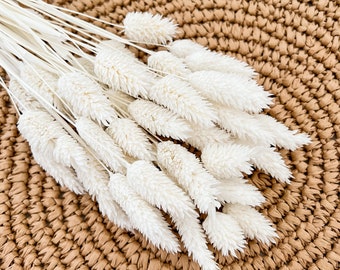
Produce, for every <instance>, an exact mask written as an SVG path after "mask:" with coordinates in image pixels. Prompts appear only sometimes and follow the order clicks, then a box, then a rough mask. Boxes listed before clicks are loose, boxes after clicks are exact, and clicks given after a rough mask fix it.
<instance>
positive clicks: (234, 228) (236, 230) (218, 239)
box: [203, 212, 246, 257]
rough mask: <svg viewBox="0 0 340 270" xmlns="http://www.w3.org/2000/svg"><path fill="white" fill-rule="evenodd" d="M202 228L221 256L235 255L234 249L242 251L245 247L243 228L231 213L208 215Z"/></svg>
mask: <svg viewBox="0 0 340 270" xmlns="http://www.w3.org/2000/svg"><path fill="white" fill-rule="evenodd" d="M203 228H204V230H205V232H206V234H207V235H208V238H209V240H210V242H211V243H212V244H213V246H214V247H215V248H216V249H218V250H220V251H221V252H222V255H223V256H227V255H229V254H231V255H232V256H234V257H236V251H237V250H238V251H242V250H243V249H244V247H245V244H246V240H245V237H244V233H243V230H242V229H241V227H240V225H239V224H238V223H237V221H236V220H235V219H234V218H233V217H232V216H231V215H227V214H224V213H220V212H216V213H214V214H212V215H208V216H207V218H206V219H205V221H204V222H203Z"/></svg>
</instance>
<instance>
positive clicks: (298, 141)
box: [254, 114, 311, 151]
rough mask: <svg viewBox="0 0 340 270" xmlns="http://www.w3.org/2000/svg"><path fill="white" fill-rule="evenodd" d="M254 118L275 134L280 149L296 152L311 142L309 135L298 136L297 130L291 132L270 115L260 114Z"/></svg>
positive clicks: (301, 134)
mask: <svg viewBox="0 0 340 270" xmlns="http://www.w3.org/2000/svg"><path fill="white" fill-rule="evenodd" d="M254 118H255V119H256V120H258V121H259V122H260V123H261V124H262V125H263V126H264V129H265V130H267V131H268V132H270V133H271V134H273V137H274V141H275V144H276V145H277V146H279V147H282V148H285V149H288V150H291V151H294V150H296V149H297V148H299V147H301V146H303V145H306V144H309V143H310V142H311V139H310V138H309V136H308V135H307V134H304V133H300V134H298V133H297V131H296V130H289V129H288V128H287V127H286V126H285V125H284V124H282V123H280V122H278V121H277V120H276V119H275V118H273V117H270V116H269V115H263V114H259V115H255V116H254Z"/></svg>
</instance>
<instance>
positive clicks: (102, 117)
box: [58, 72, 117, 125]
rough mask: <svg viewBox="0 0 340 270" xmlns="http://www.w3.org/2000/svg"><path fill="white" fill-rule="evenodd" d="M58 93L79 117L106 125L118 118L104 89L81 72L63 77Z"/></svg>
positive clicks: (60, 79)
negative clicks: (88, 118)
mask: <svg viewBox="0 0 340 270" xmlns="http://www.w3.org/2000/svg"><path fill="white" fill-rule="evenodd" d="M58 93H59V94H60V96H61V97H62V98H63V99H65V101H66V102H67V103H68V104H69V105H70V106H71V108H72V110H73V111H74V113H75V114H76V115H77V116H84V117H90V118H91V119H93V120H94V121H97V122H99V123H102V124H104V125H108V124H109V123H110V122H111V121H112V120H113V119H115V118H117V114H116V112H115V110H114V109H113V108H112V107H111V104H110V101H109V100H108V98H107V97H105V95H104V94H103V90H102V87H101V86H100V85H99V84H98V83H97V82H95V81H94V80H92V79H90V78H89V77H87V76H86V75H84V74H82V73H80V72H70V73H65V74H64V75H62V76H61V77H60V78H59V80H58Z"/></svg>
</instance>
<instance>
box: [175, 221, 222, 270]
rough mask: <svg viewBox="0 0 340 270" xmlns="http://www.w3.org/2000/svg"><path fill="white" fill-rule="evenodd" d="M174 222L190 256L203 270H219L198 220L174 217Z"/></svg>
mask: <svg viewBox="0 0 340 270" xmlns="http://www.w3.org/2000/svg"><path fill="white" fill-rule="evenodd" d="M172 220H173V221H174V223H175V226H176V228H177V230H178V232H179V234H180V236H181V239H182V242H183V243H184V246H185V248H186V249H187V250H188V254H189V256H190V255H192V257H193V259H194V261H196V262H197V263H198V264H199V266H200V267H201V269H202V270H218V269H219V267H218V265H217V263H216V262H215V259H214V256H213V254H212V252H211V251H210V250H209V249H208V247H207V242H206V237H205V235H204V232H203V229H202V226H201V224H200V222H199V220H198V215H197V217H196V218H192V217H187V216H185V217H183V218H179V217H173V218H172Z"/></svg>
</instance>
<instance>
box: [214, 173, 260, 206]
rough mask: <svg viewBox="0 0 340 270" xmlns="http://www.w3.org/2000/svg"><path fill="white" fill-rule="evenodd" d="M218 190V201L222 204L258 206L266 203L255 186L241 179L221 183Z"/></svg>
mask: <svg viewBox="0 0 340 270" xmlns="http://www.w3.org/2000/svg"><path fill="white" fill-rule="evenodd" d="M218 190H219V194H218V199H219V201H220V202H222V203H223V202H227V203H240V204H243V205H251V206H258V205H261V204H262V203H263V202H264V201H265V198H264V197H263V195H262V194H261V192H260V191H259V190H258V189H257V188H256V187H255V186H253V185H250V184H247V183H246V181H245V180H244V179H241V178H233V179H229V180H227V181H220V182H219V185H218Z"/></svg>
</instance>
